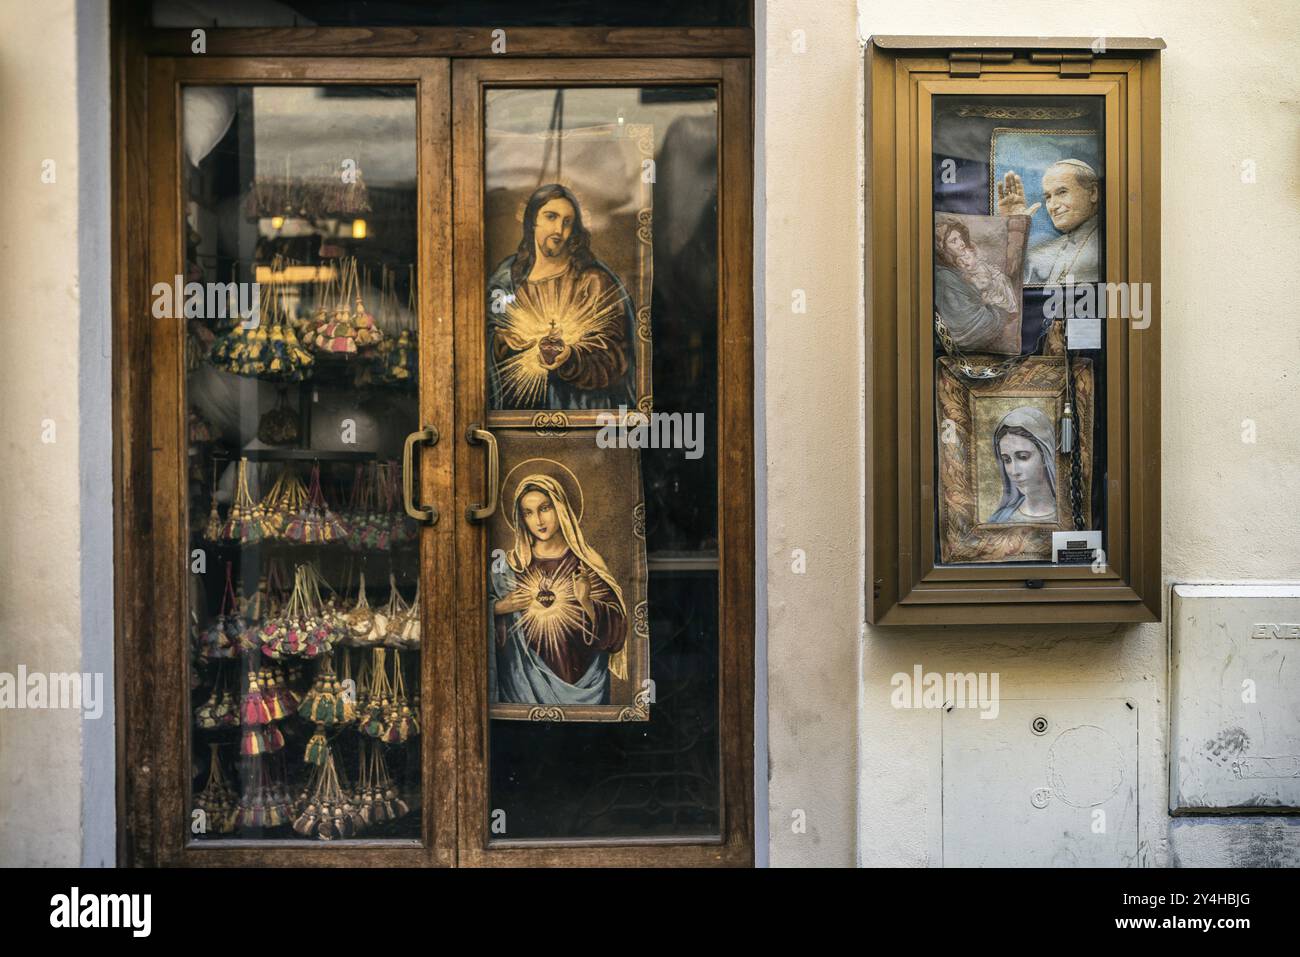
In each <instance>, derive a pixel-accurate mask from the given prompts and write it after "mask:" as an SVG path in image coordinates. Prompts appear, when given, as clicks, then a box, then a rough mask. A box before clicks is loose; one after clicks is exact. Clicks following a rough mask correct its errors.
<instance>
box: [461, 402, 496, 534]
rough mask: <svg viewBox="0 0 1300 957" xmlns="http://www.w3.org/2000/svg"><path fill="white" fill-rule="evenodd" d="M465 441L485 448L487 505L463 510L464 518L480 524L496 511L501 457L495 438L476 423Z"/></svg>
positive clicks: (471, 427)
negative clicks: (481, 444)
mask: <svg viewBox="0 0 1300 957" xmlns="http://www.w3.org/2000/svg"><path fill="white" fill-rule="evenodd" d="M465 441H467V442H469V444H470V445H478V444H479V443H480V442H482V443H483V444H484V445H486V446H487V453H488V456H487V504H486V505H471V506H470V507H469V508H467V509H466V510H465V517H466V518H467V519H469V520H470V521H471V522H481V521H483V520H484V519H486V518H487V517H488V516H490V515H491V514H492V513H493V512H495V511H496V510H497V486H498V485H500V484H501V456H500V454H499V453H498V451H497V437H496V436H495V435H493V434H492V433H491V432H489V431H488V430H487V429H485V428H482V427H480V426H479V424H478V423H477V422H475V423H474V424H473V425H471V426H470V427H469V430H468V431H467V432H466V433H465Z"/></svg>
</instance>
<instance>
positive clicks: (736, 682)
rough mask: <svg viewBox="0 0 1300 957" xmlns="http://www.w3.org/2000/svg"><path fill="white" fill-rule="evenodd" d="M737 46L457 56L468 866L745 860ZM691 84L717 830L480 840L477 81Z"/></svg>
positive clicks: (745, 183)
mask: <svg viewBox="0 0 1300 957" xmlns="http://www.w3.org/2000/svg"><path fill="white" fill-rule="evenodd" d="M750 69H751V67H750V61H749V60H748V59H725V58H724V59H663V60H650V59H643V60H587V59H565V60H549V59H548V60H534V61H528V62H522V63H521V62H510V61H504V60H481V59H480V60H458V61H455V63H454V64H453V72H452V102H453V103H455V104H456V107H457V108H456V112H455V115H454V117H453V124H452V125H453V131H452V154H453V162H454V164H455V170H454V176H453V181H454V182H453V190H454V195H455V248H456V250H457V254H456V261H455V273H456V279H455V298H456V342H457V353H456V379H457V382H456V393H457V397H458V399H459V401H458V404H457V409H456V412H457V420H456V439H457V448H456V501H457V505H458V514H457V516H456V517H457V519H458V521H459V530H458V533H457V547H456V556H457V576H458V577H457V587H456V594H457V596H458V600H459V602H460V606H459V614H458V615H457V618H456V625H457V632H458V634H457V652H458V662H457V673H458V675H459V693H458V695H457V701H458V708H459V710H458V714H457V723H458V725H459V727H460V750H459V766H460V774H459V776H460V787H461V791H460V798H459V802H458V807H459V822H458V830H459V834H460V848H459V856H460V862H461V863H462V864H465V865H469V866H511V865H515V866H553V865H563V866H579V865H600V866H631V865H658V866H688V865H694V866H709V865H713V866H718V865H721V866H728V865H730V866H750V865H752V864H753V860H754V811H753V793H754V788H753V776H754V476H753V462H754V455H753V411H754V409H753V395H754V385H753V374H754V372H753V266H752V262H753V255H752V237H753V218H752V215H753V214H752V210H753V206H752V188H753V187H752V177H753V148H752V132H751V131H752V128H753V116H752V106H751V98H750V84H751V77H750ZM636 84H654V85H655V86H673V85H703V86H709V85H712V86H715V87H716V88H717V91H718V133H719V148H718V187H719V189H718V244H719V260H718V356H717V382H718V408H719V430H718V431H719V434H718V489H717V495H718V553H719V567H718V588H719V625H718V628H719V639H720V640H719V653H720V655H721V661H720V662H719V689H718V699H719V700H718V707H719V725H720V740H721V752H722V753H721V768H722V773H721V791H722V793H721V795H720V797H721V834H720V839H713V840H706V839H685V838H675V839H650V838H646V839H630V838H612V839H608V840H604V839H602V840H591V839H586V840H581V841H572V840H560V839H556V840H530V841H510V842H504V841H502V842H495V841H490V840H489V808H488V797H487V795H488V787H487V775H488V750H487V749H488V727H489V725H488V722H489V719H488V698H487V690H488V686H487V626H486V622H487V613H488V609H487V595H486V590H485V589H484V587H483V570H484V569H486V568H487V567H488V563H487V544H486V536H487V532H486V529H484V528H483V527H481V526H474V525H470V524H469V523H468V522H467V521H466V519H465V517H464V510H465V507H466V506H467V505H468V504H470V503H471V502H483V501H486V500H487V499H486V498H485V497H484V495H485V492H486V489H485V488H484V478H483V476H484V464H483V460H482V455H483V453H482V452H481V450H479V449H477V448H474V447H471V446H470V445H469V444H468V443H467V442H466V441H465V439H464V436H465V432H466V430H467V429H468V428H469V426H470V425H471V424H472V423H475V422H484V421H486V396H485V391H486V382H485V375H484V372H483V370H484V368H485V365H484V362H485V359H484V341H483V340H484V334H485V333H484V328H485V327H484V312H483V310H484V298H483V297H484V288H485V282H486V277H487V271H486V263H485V262H484V251H485V245H484V227H483V129H484V122H483V120H484V117H483V108H484V92H485V90H486V89H488V88H490V87H515V88H518V87H530V86H531V87H553V86H564V87H566V88H568V87H601V86H606V87H608V86H627V85H636Z"/></svg>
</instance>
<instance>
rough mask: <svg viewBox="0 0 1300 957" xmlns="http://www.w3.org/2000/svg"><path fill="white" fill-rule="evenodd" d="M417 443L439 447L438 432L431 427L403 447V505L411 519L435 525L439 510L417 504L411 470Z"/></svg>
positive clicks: (411, 438) (409, 436)
mask: <svg viewBox="0 0 1300 957" xmlns="http://www.w3.org/2000/svg"><path fill="white" fill-rule="evenodd" d="M416 442H420V443H423V444H425V445H437V444H438V430H437V429H435V428H434V427H433V426H431V425H430V426H426V427H425V428H423V429H421V430H420V431H418V432H412V433H411V434H410V435H408V436H407V437H406V443H405V444H404V445H403V446H402V504H403V505H404V506H405V507H406V514H407V515H409V516H411V518H413V519H415V520H416V521H417V522H424V523H425V524H426V525H433V524H434V523H435V522H437V521H438V510H437V509H436V508H434V507H433V506H432V505H416V504H415V470H414V469H412V468H411V452H412V450H413V449H414V448H415V443H416Z"/></svg>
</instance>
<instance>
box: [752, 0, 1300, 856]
mask: <svg viewBox="0 0 1300 957" xmlns="http://www.w3.org/2000/svg"><path fill="white" fill-rule="evenodd" d="M765 18H766V28H767V29H766V34H765V37H762V38H760V43H763V44H764V56H765V57H766V69H765V70H764V71H763V72H762V74H761V75H760V77H759V82H760V84H762V85H763V87H764V88H763V91H762V94H761V96H762V99H761V104H762V111H761V114H760V118H759V122H760V123H761V124H762V125H763V130H764V135H765V136H766V140H767V153H766V156H765V158H764V164H765V165H764V168H763V172H762V178H761V179H760V180H759V182H758V189H759V190H760V191H761V190H765V192H766V212H767V215H766V222H765V223H760V225H759V236H760V240H761V241H762V242H763V244H764V250H763V257H764V259H765V261H766V275H765V276H762V277H761V278H760V279H759V282H760V284H761V285H762V287H763V291H764V293H765V299H766V317H765V323H764V336H765V346H766V351H765V355H764V357H763V363H764V373H765V382H766V393H767V395H766V405H765V413H764V417H765V430H766V441H767V460H766V466H767V469H768V471H767V476H766V479H767V495H766V515H767V520H768V529H767V534H768V542H767V551H766V555H767V558H768V562H769V566H768V571H767V577H766V584H767V606H768V633H767V647H768V688H769V693H770V701H771V711H770V714H769V718H768V725H769V741H768V745H769V759H770V772H769V773H770V790H769V799H770V805H771V820H770V831H771V846H770V854H771V861H772V863H773V864H776V865H782V864H791V865H793V864H811V863H818V864H848V863H852V862H853V861H854V860H855V859H856V860H857V861H858V862H860V863H862V864H867V865H934V864H938V863H939V862H940V847H941V842H940V835H941V830H940V816H939V815H940V797H941V781H942V778H941V771H940V761H939V753H940V752H939V748H940V743H939V716H938V712H937V711H924V710H910V711H909V710H896V709H895V708H893V707H892V706H891V703H890V692H891V690H892V689H891V686H890V677H891V676H892V675H893V674H894V673H895V672H899V671H903V672H909V673H910V672H911V671H912V669H913V667H914V666H915V665H917V664H920V665H922V666H923V668H924V670H926V671H938V672H948V671H977V672H978V671H988V672H992V671H996V672H999V673H1000V676H1001V688H1000V690H1001V695H1002V696H1003V697H1004V698H1022V697H1047V698H1061V697H1094V696H1095V697H1127V698H1131V699H1132V700H1133V701H1134V702H1136V704H1137V705H1138V712H1139V718H1138V733H1139V742H1140V743H1139V749H1140V750H1139V756H1138V785H1139V808H1138V811H1139V840H1140V844H1141V851H1140V862H1141V863H1144V864H1146V865H1148V866H1163V865H1168V864H1171V863H1174V864H1181V865H1192V864H1208V865H1213V864H1234V865H1240V864H1242V863H1245V862H1249V861H1250V860H1251V857H1252V848H1253V847H1254V845H1255V844H1256V843H1257V844H1258V849H1259V855H1258V857H1259V860H1258V861H1257V863H1266V862H1269V861H1272V862H1277V861H1281V860H1288V859H1291V860H1293V859H1294V858H1295V855H1296V849H1297V848H1298V847H1300V843H1298V842H1300V828H1294V827H1288V826H1283V825H1281V824H1278V823H1277V822H1276V821H1274V822H1271V823H1266V822H1258V821H1255V822H1252V821H1249V820H1241V819H1237V820H1233V821H1225V820H1222V819H1219V820H1215V821H1210V822H1198V823H1197V824H1195V825H1180V826H1179V827H1172V828H1171V822H1170V819H1169V817H1168V814H1167V810H1166V809H1167V801H1168V782H1167V777H1166V775H1167V767H1166V750H1167V730H1166V728H1167V724H1166V708H1167V700H1166V688H1167V667H1168V652H1167V623H1166V624H1159V625H1147V626H1140V627H1110V626H1094V627H1070V628H1046V627H1039V628H1035V627H1029V626H1025V627H977V628H957V627H951V628H932V629H880V628H868V627H866V626H865V624H864V616H863V610H862V604H861V597H860V596H861V581H862V575H863V557H862V556H863V551H864V545H865V542H864V532H863V528H864V519H863V512H862V500H863V494H864V486H863V466H862V461H863V447H862V435H863V427H864V418H863V415H864V413H863V395H862V370H863V361H864V360H863V346H862V338H861V329H862V325H863V322H864V309H863V303H862V294H861V288H862V283H861V278H860V277H861V272H862V256H863V247H862V244H861V240H862V230H861V225H860V223H861V218H862V202H861V196H862V177H863V154H862V126H861V123H862V102H863V100H862V97H863V94H862V87H863V76H862V49H861V43H860V37H866V36H868V35H871V34H873V33H879V34H926V33H943V34H970V35H980V34H984V35H987V34H999V33H1014V34H1019V35H1085V36H1152V35H1155V36H1162V37H1164V38H1165V40H1166V41H1167V43H1168V45H1169V49H1168V50H1167V51H1166V52H1165V54H1164V59H1163V66H1162V73H1163V78H1162V85H1163V119H1162V136H1163V151H1164V158H1163V180H1164V199H1163V213H1164V219H1163V237H1162V240H1163V258H1164V265H1163V303H1162V309H1163V322H1164V327H1163V329H1164V337H1163V363H1164V366H1163V369H1164V382H1163V385H1162V388H1163V395H1162V398H1163V407H1164V433H1163V443H1162V444H1163V448H1162V451H1163V468H1164V488H1163V504H1164V517H1165V530H1164V536H1163V541H1164V578H1165V581H1166V583H1169V582H1173V581H1187V580H1207V579H1212V580H1240V579H1294V578H1298V577H1300V534H1298V533H1300V513H1297V511H1296V510H1295V508H1294V507H1293V505H1292V503H1294V502H1295V501H1296V499H1297V493H1300V473H1297V471H1296V469H1295V468H1294V463H1295V462H1296V461H1297V452H1300V448H1298V445H1300V438H1298V437H1297V435H1296V433H1295V430H1294V429H1293V428H1290V427H1289V426H1291V425H1292V423H1293V421H1294V413H1295V410H1296V402H1295V399H1294V397H1293V395H1292V388H1293V380H1292V379H1291V378H1290V377H1291V376H1293V375H1296V374H1297V372H1296V368H1295V366H1296V359H1297V356H1298V354H1300V350H1298V349H1297V346H1298V345H1300V342H1298V340H1300V324H1298V323H1297V321H1296V320H1297V318H1298V309H1297V305H1296V303H1297V293H1298V292H1300V289H1298V288H1297V286H1300V279H1298V278H1297V272H1296V270H1295V268H1294V265H1293V264H1292V262H1291V258H1292V255H1291V247H1292V246H1294V242H1293V240H1294V238H1295V237H1296V235H1297V229H1296V227H1297V225H1298V224H1300V195H1298V193H1300V180H1298V179H1297V167H1296V164H1295V157H1296V147H1297V141H1296V136H1297V133H1296V131H1297V129H1300V125H1298V124H1297V122H1296V119H1297V112H1300V100H1298V99H1297V95H1296V90H1297V89H1300V65H1298V64H1297V62H1296V59H1295V56H1294V51H1295V49H1296V48H1297V45H1298V43H1300V7H1297V6H1295V5H1294V4H1277V3H1272V2H1258V0H1233V2H1227V3H1222V2H1205V0H1195V2H1188V0H1123V2H1118V0H1103V2H1095V3H1090V4H1087V5H1080V4H1077V3H1074V2H1068V3H1067V2H1043V0H999V2H991V0H936V2H927V3H924V4H898V3H896V2H885V0H861V2H860V3H855V2H853V0H820V2H816V3H812V2H790V0H782V2H777V0H771V2H768V3H767V4H766V8H765ZM795 31H802V33H801V34H800V33H796V32H795ZM800 42H801V43H802V46H803V52H799V51H798V45H799V44H800ZM1246 160H1251V161H1253V162H1254V167H1255V176H1256V181H1255V182H1254V183H1243V182H1242V175H1241V173H1242V168H1243V167H1242V164H1243V162H1244V161H1246ZM1288 236H1289V237H1291V240H1292V241H1291V242H1278V240H1279V239H1282V238H1283V237H1288ZM795 289H804V290H806V291H807V297H808V311H807V314H804V315H800V314H796V313H794V312H792V310H791V307H790V304H791V296H792V294H793V290H795ZM1245 419H1251V420H1253V422H1254V426H1255V431H1256V441H1255V442H1254V443H1253V444H1250V443H1246V442H1243V440H1242V435H1243V420H1245ZM796 548H799V549H803V550H804V551H805V553H806V554H807V571H806V573H805V574H803V575H797V574H793V573H792V570H791V558H790V555H791V551H792V550H793V549H796ZM849 778H852V779H853V781H855V782H856V790H857V808H856V814H854V813H853V809H852V807H851V806H850V803H849V802H848V801H847V800H846V799H845V798H844V797H843V796H842V795H843V787H844V782H845V781H846V780H847V779H849ZM798 809H803V810H805V811H806V813H807V829H806V832H802V833H801V832H800V830H799V828H797V827H793V826H792V817H791V815H792V813H793V812H795V811H796V810H798ZM796 820H797V819H796ZM1171 831H1172V832H1173V833H1174V841H1173V846H1172V847H1171V840H1170V835H1171ZM1252 835H1254V836H1252Z"/></svg>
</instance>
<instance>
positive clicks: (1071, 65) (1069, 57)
mask: <svg viewBox="0 0 1300 957" xmlns="http://www.w3.org/2000/svg"><path fill="white" fill-rule="evenodd" d="M1029 59H1030V60H1031V61H1032V62H1034V63H1056V64H1059V65H1060V69H1061V76H1080V77H1088V76H1091V75H1092V54H1091V53H1031V54H1029Z"/></svg>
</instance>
